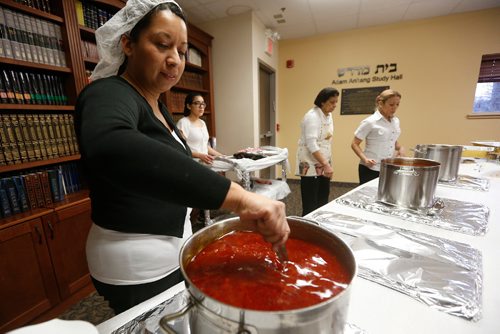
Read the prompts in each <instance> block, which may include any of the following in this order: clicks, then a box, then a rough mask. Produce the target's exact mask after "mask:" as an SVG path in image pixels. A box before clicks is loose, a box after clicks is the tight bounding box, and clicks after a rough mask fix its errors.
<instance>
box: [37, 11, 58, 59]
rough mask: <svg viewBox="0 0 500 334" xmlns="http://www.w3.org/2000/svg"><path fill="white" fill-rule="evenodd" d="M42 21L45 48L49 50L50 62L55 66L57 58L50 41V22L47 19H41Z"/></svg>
mask: <svg viewBox="0 0 500 334" xmlns="http://www.w3.org/2000/svg"><path fill="white" fill-rule="evenodd" d="M40 21H41V23H42V34H43V40H44V46H45V49H46V50H47V56H48V58H49V64H50V65H53V66H57V65H56V60H55V57H54V50H53V49H52V46H51V42H50V31H49V22H47V21H45V20H40Z"/></svg>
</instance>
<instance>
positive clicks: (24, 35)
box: [14, 13, 33, 62]
mask: <svg viewBox="0 0 500 334" xmlns="http://www.w3.org/2000/svg"><path fill="white" fill-rule="evenodd" d="M14 20H16V21H17V22H16V25H17V27H18V34H19V36H20V37H21V43H22V44H21V46H22V47H23V49H24V55H25V60H26V61H29V62H33V57H32V56H31V46H30V44H29V39H28V32H27V31H26V25H25V24H24V15H23V14H21V13H17V14H16V15H15V17H14Z"/></svg>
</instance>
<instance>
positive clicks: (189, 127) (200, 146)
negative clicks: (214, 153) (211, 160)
mask: <svg viewBox="0 0 500 334" xmlns="http://www.w3.org/2000/svg"><path fill="white" fill-rule="evenodd" d="M200 122H201V125H202V126H201V127H200V126H196V125H195V124H193V123H192V122H191V121H190V120H189V118H188V117H183V118H181V119H180V120H179V121H178V122H177V127H178V128H179V130H181V131H182V133H183V134H184V137H186V142H187V144H188V146H189V148H190V149H191V151H193V152H198V153H203V154H208V129H207V124H206V123H205V121H203V120H202V119H200Z"/></svg>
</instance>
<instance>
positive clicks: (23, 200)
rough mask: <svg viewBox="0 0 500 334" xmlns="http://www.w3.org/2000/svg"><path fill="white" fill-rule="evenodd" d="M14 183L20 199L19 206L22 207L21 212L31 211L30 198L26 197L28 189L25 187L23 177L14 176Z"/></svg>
mask: <svg viewBox="0 0 500 334" xmlns="http://www.w3.org/2000/svg"><path fill="white" fill-rule="evenodd" d="M12 181H13V182H14V185H15V187H16V191H17V195H18V197H19V205H20V207H21V211H23V212H24V211H27V210H29V208H30V206H29V202H28V196H27V195H26V189H25V187H24V183H23V179H22V177H21V176H19V175H17V176H13V177H12Z"/></svg>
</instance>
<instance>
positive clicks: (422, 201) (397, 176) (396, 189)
mask: <svg viewBox="0 0 500 334" xmlns="http://www.w3.org/2000/svg"><path fill="white" fill-rule="evenodd" d="M439 165H440V163H439V162H437V161H434V160H427V159H416V158H393V159H383V160H382V162H381V164H380V176H379V182H378V193H377V199H378V200H379V201H381V202H383V203H387V204H392V205H397V206H402V207H405V208H410V209H415V210H421V209H430V208H431V207H432V206H433V205H434V203H435V200H434V194H435V192H436V185H437V181H438V175H439Z"/></svg>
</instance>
